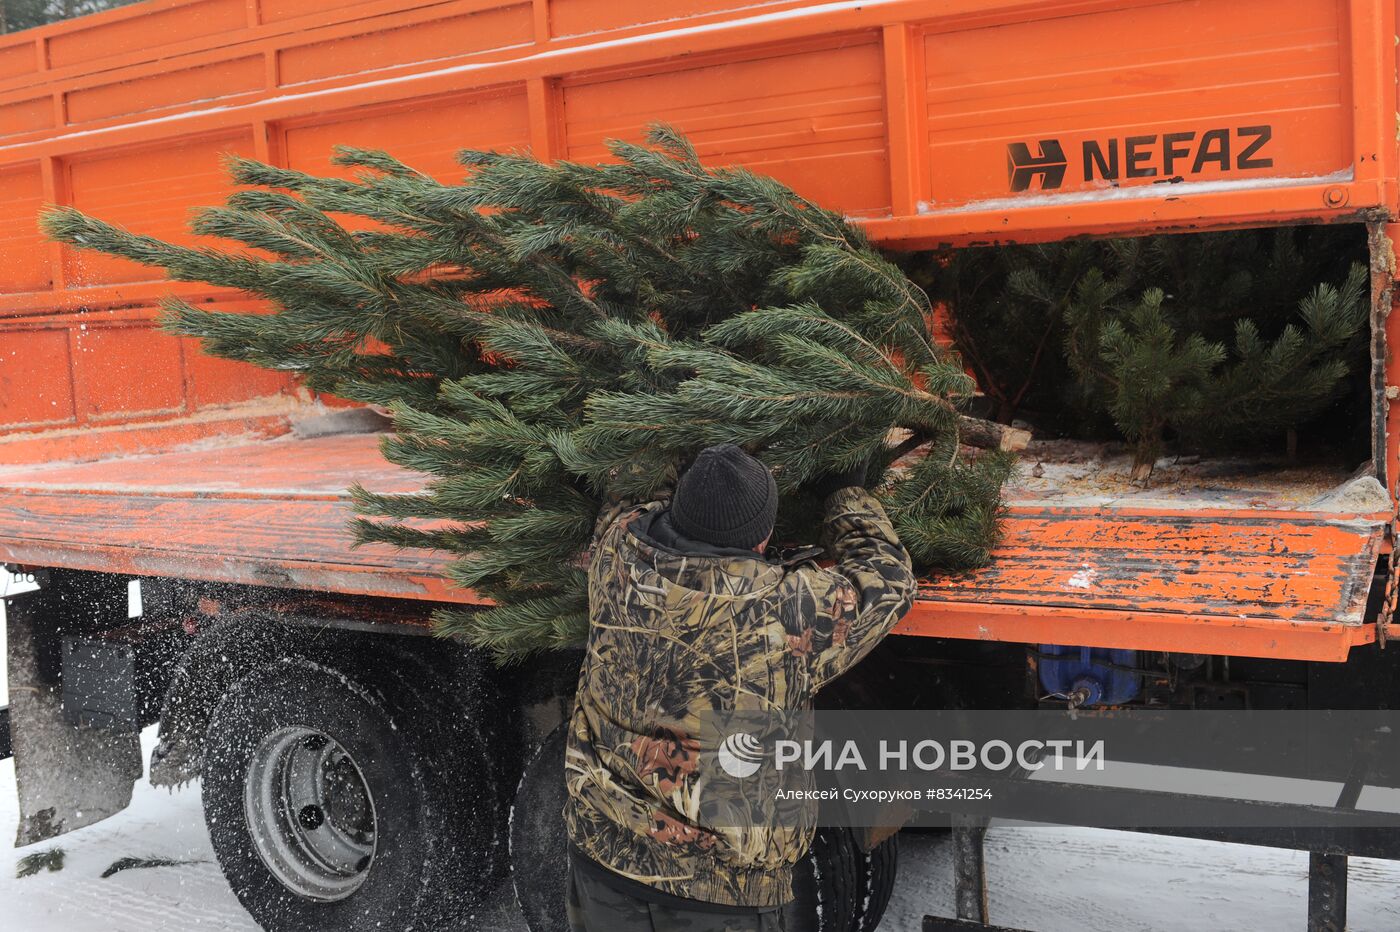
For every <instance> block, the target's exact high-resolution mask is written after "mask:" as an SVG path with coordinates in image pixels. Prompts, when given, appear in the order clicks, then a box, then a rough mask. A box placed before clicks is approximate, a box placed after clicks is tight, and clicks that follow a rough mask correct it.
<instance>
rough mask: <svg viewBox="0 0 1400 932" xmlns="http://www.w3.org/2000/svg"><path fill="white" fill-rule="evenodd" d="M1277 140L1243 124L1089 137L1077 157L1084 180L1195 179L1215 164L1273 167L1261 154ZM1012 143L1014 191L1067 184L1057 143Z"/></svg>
mask: <svg viewBox="0 0 1400 932" xmlns="http://www.w3.org/2000/svg"><path fill="white" fill-rule="evenodd" d="M1273 138H1274V128H1273V127H1272V126H1241V127H1239V128H1238V129H1208V130H1206V131H1205V132H1203V133H1199V134H1198V133H1196V132H1194V131H1189V132H1181V133H1163V134H1162V135H1160V136H1158V135H1156V134H1153V135H1150V136H1125V137H1123V138H1121V139H1120V138H1111V139H1086V140H1084V142H1083V143H1081V144H1080V147H1079V151H1078V152H1076V153H1074V155H1076V156H1078V158H1079V165H1078V169H1079V170H1080V171H1082V172H1083V176H1084V181H1085V182H1092V181H1095V180H1099V179H1101V180H1103V181H1118V180H1119V179H1121V178H1156V177H1162V178H1176V177H1180V176H1182V175H1195V174H1199V173H1200V172H1202V171H1204V170H1205V169H1206V168H1207V167H1210V166H1213V167H1215V168H1216V169H1217V170H1218V171H1222V172H1228V171H1248V170H1250V169H1252V168H1270V167H1272V166H1273V164H1274V160H1273V159H1272V158H1269V157H1267V156H1263V155H1261V154H1260V153H1261V151H1262V150H1263V148H1264V146H1265V145H1267V144H1268V142H1269V140H1271V139H1273ZM1034 146H1035V147H1034V148H1032V144H1031V143H1028V142H1013V143H1011V144H1010V145H1008V146H1007V147H1006V173H1007V178H1008V180H1009V182H1010V184H1011V190H1012V191H1028V190H1030V187H1031V182H1032V181H1034V180H1035V179H1037V178H1038V179H1040V190H1042V191H1053V190H1055V189H1056V188H1058V187H1060V186H1061V185H1063V184H1064V182H1065V175H1066V174H1067V173H1068V172H1069V170H1070V159H1069V157H1068V156H1067V155H1066V154H1065V148H1064V146H1062V145H1061V144H1060V141H1059V140H1058V139H1040V140H1037V141H1036V142H1035V144H1034Z"/></svg>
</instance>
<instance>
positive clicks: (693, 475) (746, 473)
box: [671, 443, 778, 549]
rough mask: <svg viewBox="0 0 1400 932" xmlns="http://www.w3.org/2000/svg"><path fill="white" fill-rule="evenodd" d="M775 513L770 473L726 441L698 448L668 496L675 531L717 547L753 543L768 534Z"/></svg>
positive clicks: (774, 487) (774, 486)
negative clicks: (669, 497)
mask: <svg viewBox="0 0 1400 932" xmlns="http://www.w3.org/2000/svg"><path fill="white" fill-rule="evenodd" d="M777 516H778V485H777V483H775V482H774V481H773V474H772V473H771V472H769V471H768V467H767V466H764V465H763V464H762V463H760V462H759V461H758V460H756V459H754V458H753V457H752V456H749V455H748V454H747V453H745V452H744V451H743V450H741V449H739V448H738V447H736V446H735V445H734V444H732V443H722V444H720V445H719V446H717V447H707V448H706V449H704V450H701V451H700V455H699V456H697V457H696V458H695V462H694V463H692V464H691V466H690V468H689V469H687V470H686V471H685V474H684V475H683V476H681V478H680V481H679V482H678V483H676V494H675V496H674V497H673V498H672V499H671V523H672V524H673V525H675V528H676V530H678V531H680V532H681V533H682V534H684V535H685V536H686V537H690V538H694V539H695V540H699V541H703V542H705V543H707V544H714V545H715V546H717V547H739V548H745V549H752V548H754V547H756V546H758V545H759V544H761V543H763V541H764V539H765V538H767V537H768V535H769V534H772V533H773V521H774V519H776V518H777Z"/></svg>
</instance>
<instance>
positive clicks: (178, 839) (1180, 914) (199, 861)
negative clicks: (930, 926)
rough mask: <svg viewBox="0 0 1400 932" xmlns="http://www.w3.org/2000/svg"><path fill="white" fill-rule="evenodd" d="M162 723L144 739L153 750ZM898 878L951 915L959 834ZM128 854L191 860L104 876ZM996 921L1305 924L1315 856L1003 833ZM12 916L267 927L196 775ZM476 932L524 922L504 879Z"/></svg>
mask: <svg viewBox="0 0 1400 932" xmlns="http://www.w3.org/2000/svg"><path fill="white" fill-rule="evenodd" d="M154 741H155V729H154V728H152V729H148V730H147V731H146V733H145V735H144V736H143V744H144V745H145V746H146V748H147V751H148V752H149V748H150V746H151V745H152V744H153V743H154ZM17 818H18V816H17V813H16V803H15V785H14V762H13V761H9V760H7V761H4V762H0V838H3V839H4V842H5V844H6V845H8V841H9V839H11V838H13V837H14V831H15V825H16V821H17ZM902 843H903V849H902V852H903V855H902V858H901V870H900V877H899V884H898V886H897V888H896V890H895V899H894V902H893V903H892V904H891V906H890V911H889V914H888V915H887V917H886V920H885V922H884V924H883V925H882V926H881V928H882V929H886V930H899V932H916V930H918V929H919V927H920V923H921V920H922V918H923V915H924V913H926V912H934V913H937V914H940V915H949V914H951V912H952V903H953V890H952V861H951V852H950V851H949V845H948V844H947V841H946V839H944V838H941V837H938V836H930V835H906V836H905V837H904V838H903V839H902ZM53 846H58V847H61V848H62V849H63V850H64V852H65V854H66V860H65V862H64V867H63V869H62V870H61V871H58V872H56V873H48V872H41V873H39V874H36V875H34V876H31V877H25V878H18V879H17V878H16V877H15V865H16V862H18V860H19V859H20V857H21V856H22V855H24V854H26V853H28V852H31V851H39V850H45V849H48V848H50V847H53ZM123 857H164V858H172V859H177V860H184V861H192V862H195V863H190V864H184V865H180V866H178V867H159V868H145V869H137V870H128V871H123V872H121V873H118V874H115V875H114V876H112V877H110V878H108V879H105V880H104V879H102V878H101V876H100V875H101V873H102V872H103V871H104V870H106V869H107V867H108V866H110V865H111V864H112V862H114V861H116V860H117V859H119V858H123ZM987 858H988V865H989V866H988V870H989V877H990V887H991V908H992V919H993V921H995V922H998V923H1001V924H1003V925H1011V926H1016V927H1021V928H1025V929H1031V930H1035V932H1071V930H1072V932H1178V930H1180V932H1188V930H1189V932H1197V930H1200V929H1222V930H1227V929H1228V930H1232V932H1236V930H1238V932H1249V930H1259V932H1274V930H1286V929H1301V928H1303V924H1304V912H1305V909H1306V889H1307V888H1306V880H1305V877H1306V871H1307V857H1306V855H1304V854H1302V853H1297V852H1289V851H1275V850H1267V849H1257V848H1247V847H1244V846H1238V845H1219V844H1211V843H1207V842H1195V841H1190V840H1183V839H1169V838H1154V837H1149V836H1137V835H1130V834H1127V833H1120V832H1108V831H1098V830H1091V829H1052V828H1001V829H998V828H995V827H993V829H992V830H991V832H990V833H989V834H988V842H987ZM1350 900H1351V923H1350V925H1349V926H1348V928H1349V929H1350V930H1351V932H1389V930H1394V929H1398V928H1400V864H1397V863H1391V862H1385V861H1370V860H1364V859H1355V860H1353V862H1352V880H1351V890H1350ZM0 916H2V917H3V918H0V925H3V928H4V929H6V930H7V932H190V930H218V932H245V930H246V932H254V930H256V929H257V926H256V925H255V924H254V923H253V922H252V920H251V919H249V918H248V916H247V915H246V914H245V913H244V912H243V910H242V908H241V907H240V906H239V905H238V901H237V900H236V899H235V898H234V896H233V894H232V892H231V891H230V890H229V888H228V885H227V884H226V883H225V882H224V879H223V877H222V875H220V873H219V869H218V866H217V865H216V864H215V863H214V855H213V851H212V850H211V849H210V847H209V838H208V835H207V834H206V832H205V829H204V819H203V816H202V814H201V811H200V800H199V787H198V784H194V785H192V786H189V787H186V788H185V789H183V790H179V791H176V792H174V793H170V792H167V791H165V790H163V789H156V788H155V787H152V786H151V785H150V784H149V783H147V782H146V781H145V780H142V781H141V782H140V783H138V784H137V787H136V792H135V795H134V797H133V799H132V805H131V808H130V809H128V810H126V811H125V812H123V813H121V814H119V815H117V816H114V817H113V818H111V819H108V820H107V821H105V822H101V823H98V824H97V825H92V826H88V827H87V828H84V829H80V830H78V831H77V832H74V833H72V834H70V835H67V836H65V837H63V838H59V839H55V840H54V841H52V842H44V843H41V844H38V845H33V846H30V847H28V848H26V849H20V850H15V849H11V848H8V847H4V848H2V849H0ZM472 928H473V930H474V932H520V930H521V929H522V926H520V925H519V924H518V921H517V920H515V919H514V918H513V916H512V913H511V904H510V900H509V893H508V890H502V891H500V893H499V894H498V895H497V897H495V899H494V902H492V903H489V904H487V905H486V907H485V908H484V909H483V911H482V913H481V915H480V916H479V917H478V918H477V920H476V922H475V924H474V926H473V927H472Z"/></svg>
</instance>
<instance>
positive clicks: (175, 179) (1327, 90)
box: [0, 0, 1400, 660]
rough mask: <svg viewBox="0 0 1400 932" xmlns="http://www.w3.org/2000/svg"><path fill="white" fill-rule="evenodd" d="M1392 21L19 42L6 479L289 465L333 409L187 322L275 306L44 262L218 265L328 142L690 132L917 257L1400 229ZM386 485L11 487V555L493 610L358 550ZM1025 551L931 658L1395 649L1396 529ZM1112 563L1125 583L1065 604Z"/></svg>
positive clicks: (979, 587) (758, 1)
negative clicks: (297, 417) (225, 167)
mask: <svg viewBox="0 0 1400 932" xmlns="http://www.w3.org/2000/svg"><path fill="white" fill-rule="evenodd" d="M1396 8H1397V3H1396V2H1395V0H827V2H818V0H766V2H765V0H674V2H669V3H665V4H657V3H654V2H643V0H528V2H526V0H362V2H345V0H148V2H146V3H142V4H137V5H132V6H128V7H124V8H120V9H117V10H113V11H110V12H108V13H104V14H99V15H97V16H92V17H85V18H82V19H78V20H72V21H69V22H66V23H60V24H56V25H53V26H49V27H44V28H42V29H37V30H31V31H28V32H24V33H19V34H15V35H12V36H4V37H0V254H3V255H4V262H3V263H0V463H31V462H36V461H42V460H46V459H55V458H60V457H65V458H83V459H87V458H97V457H101V456H103V455H111V454H130V453H134V452H140V451H142V450H161V449H164V448H166V447H169V446H170V445H172V444H174V443H177V442H181V441H187V440H189V439H192V438H196V437H206V438H207V437H210V436H213V435H217V434H221V433H226V434H232V433H246V432H248V431H250V430H251V431H254V432H260V433H262V434H264V435H266V434H276V433H279V432H281V431H284V430H285V429H286V419H287V417H288V416H289V415H290V414H291V413H292V412H293V410H294V409H295V407H296V406H297V405H298V404H300V403H302V402H304V401H305V398H304V396H303V395H299V394H298V389H297V387H296V385H295V384H294V382H293V381H292V380H291V379H290V378H288V377H286V376H284V375H282V374H277V373H266V372H262V371H258V370H254V369H252V368H251V367H247V366H242V365H237V364H233V363H227V362H220V361H215V360H210V359H208V358H207V357H204V356H202V355H201V354H199V353H198V352H197V350H196V348H195V347H194V346H192V345H191V344H189V343H187V342H185V341H181V340H178V339H176V338H174V337H172V336H168V335H165V334H162V333H160V332H159V331H158V330H157V329H156V327H155V317H156V310H155V305H156V302H157V301H158V300H159V299H160V298H161V297H162V296H165V295H168V294H174V295H178V296H179V297H182V298H184V299H186V300H191V301H196V302H201V303H206V304H208V305H209V306H213V307H222V308H226V309H236V310H242V311H248V312H256V311H258V310H259V308H258V307H257V306H256V305H253V304H251V303H250V302H248V301H247V299H246V297H245V296H241V295H237V294H233V293H230V292H227V291H223V290H219V289H211V288H209V287H207V286H203V285H199V284H192V283H179V284H172V283H169V282H165V281H162V280H160V278H159V276H157V275H154V274H152V273H151V272H150V271H148V270H144V269H140V268H137V267H135V266H131V265H129V264H125V263H122V262H119V261H115V260H110V259H106V258H103V257H96V256H91V255H85V254H75V253H72V252H70V251H68V250H67V249H65V248H62V247H59V246H57V245H54V244H49V243H45V242H44V241H43V240H42V239H41V238H40V237H39V236H38V234H37V232H36V230H35V227H34V223H33V216H34V212H35V210H36V209H37V208H38V207H39V205H41V204H42V203H44V202H52V203H62V204H73V205H76V206H78V207H80V208H82V209H84V210H88V211H91V212H93V213H96V214H98V215H100V216H102V217H104V218H106V219H111V220H116V221H118V222H121V223H124V224H126V225H128V226H130V227H131V228H132V229H135V230H137V231H140V232H145V233H152V234H155V235H159V236H163V237H169V238H175V239H178V240H181V241H186V242H192V241H193V240H191V239H189V238H187V234H186V233H184V231H183V229H182V225H183V221H184V219H185V215H186V211H187V210H188V209H189V208H192V207H195V206H198V205H201V204H208V203H212V202H216V201H218V200H219V199H220V198H221V196H222V193H223V191H224V182H223V180H222V176H221V174H220V168H219V159H220V157H221V156H222V155H223V154H224V153H228V152H237V153H242V154H250V155H254V156H256V157H258V158H262V159H265V160H268V161H271V162H274V163H276V164H280V165H286V166H289V167H293V168H301V169H306V170H310V171H318V172H324V171H329V170H332V169H331V167H330V166H329V164H328V162H327V155H328V150H329V147H330V146H331V145H332V144H335V143H350V144H355V145H366V146H382V147H384V148H387V149H389V150H390V151H391V152H393V153H394V154H396V155H399V156H400V157H402V158H404V159H405V160H406V161H408V162H410V163H411V164H415V165H417V166H418V167H420V168H422V169H424V170H426V171H429V172H431V173H432V174H434V175H436V176H438V177H443V178H450V177H453V176H454V175H456V174H457V171H458V169H457V167H456V165H455V163H454V162H453V160H452V153H453V151H454V150H456V149H458V148H462V147H479V148H497V149H526V148H529V149H531V150H533V151H534V152H536V153H537V154H539V155H541V156H542V157H545V158H574V159H593V158H599V157H601V156H602V155H603V151H604V150H603V148H602V143H603V141H604V140H605V139H607V138H610V137H620V138H629V139H635V138H637V137H638V136H639V135H640V133H641V131H642V127H643V126H644V124H646V123H648V122H652V121H656V120H663V121H667V122H670V123H672V124H674V125H676V126H677V127H679V128H680V129H681V130H683V131H685V132H686V133H687V134H689V135H690V137H691V138H692V139H693V140H694V141H695V142H696V144H697V146H698V148H699V150H700V152H701V154H702V156H704V157H705V158H706V159H707V160H708V161H710V162H712V163H716V164H723V163H738V164H743V165H747V166H749V167H752V168H755V169H757V170H760V171H763V172H767V173H769V174H772V175H774V176H776V177H778V178H779V179H781V180H783V181H785V182H787V183H789V184H791V185H793V186H794V187H795V188H796V189H797V190H799V191H800V192H801V193H803V194H805V195H807V196H809V197H811V198H813V199H814V200H816V201H818V202H820V203H823V204H825V205H827V206H830V207H834V208H838V209H841V210H844V211H846V212H847V213H848V214H850V215H851V216H852V217H854V218H855V219H856V220H857V221H858V222H860V223H862V224H864V226H865V227H866V229H867V230H868V231H869V232H870V234H871V235H872V236H873V237H874V238H875V239H876V240H877V241H879V242H881V243H882V244H884V245H886V246H889V247H891V248H915V247H926V246H930V245H937V244H945V243H946V244H953V245H958V244H967V243H976V242H989V241H1008V240H1046V239H1056V238H1063V237H1066V236H1075V235H1110V234H1136V233H1145V232H1152V231H1160V230H1185V229H1218V228H1226V227H1238V226H1246V225H1258V224H1273V223H1295V222H1356V221H1359V220H1367V221H1371V222H1373V223H1375V224H1382V223H1387V222H1390V221H1393V220H1395V219H1396V218H1397V213H1400V183H1397V162H1400V153H1397V146H1396V139H1397V118H1396V113H1397V110H1398V109H1400V107H1397V93H1396V51H1395V46H1396V42H1395V34H1396ZM1382 266H1383V267H1381V268H1379V269H1378V272H1377V289H1376V293H1377V294H1378V295H1380V294H1382V293H1384V294H1385V295H1386V296H1387V298H1388V297H1389V296H1390V295H1391V293H1392V292H1391V291H1390V290H1389V288H1388V285H1389V281H1390V278H1391V277H1392V275H1393V264H1391V265H1385V264H1384V263H1382ZM1387 310H1388V308H1387ZM1377 321H1378V324H1379V325H1380V326H1381V328H1382V330H1383V333H1382V335H1383V336H1387V337H1389V338H1391V339H1392V340H1400V333H1391V332H1390V331H1394V330H1395V327H1396V326H1397V325H1396V324H1395V323H1394V322H1393V319H1387V318H1384V317H1383V316H1382V315H1378V317H1377ZM1395 355H1396V354H1391V353H1387V352H1386V351H1385V346H1384V341H1381V342H1380V343H1379V344H1378V354H1377V359H1378V360H1381V361H1382V364H1381V367H1380V368H1383V369H1384V370H1385V371H1384V372H1383V373H1381V375H1379V376H1378V381H1381V382H1384V383H1385V384H1389V385H1396V384H1400V375H1397V369H1396V367H1397V365H1400V364H1397V363H1395V361H1394V359H1395ZM1385 384H1378V386H1377V388H1378V392H1379V393H1380V394H1382V395H1383V394H1384V388H1385ZM1394 410H1395V408H1394V406H1393V405H1392V406H1391V410H1390V411H1389V412H1383V413H1388V416H1387V417H1386V418H1385V421H1386V423H1385V425H1384V427H1385V429H1384V430H1378V433H1377V443H1378V446H1379V447H1380V448H1382V449H1385V450H1387V452H1388V455H1387V456H1386V457H1385V458H1384V463H1385V465H1386V474H1387V475H1388V476H1390V477H1394V476H1396V475H1397V474H1400V468H1397V466H1400V463H1398V462H1397V458H1398V457H1400V415H1396V414H1395V413H1394ZM235 451H238V452H235ZM385 469H387V467H384V466H383V464H382V463H381V462H379V461H377V460H376V459H375V457H374V455H373V453H372V448H371V446H370V445H368V444H367V443H365V442H364V440H363V438H359V439H356V440H350V439H342V440H335V441H316V442H314V443H306V442H293V441H290V440H286V441H277V442H264V443H255V444H242V445H233V446H219V447H214V448H211V449H208V450H204V451H201V452H199V453H185V454H180V453H170V454H165V455H161V456H159V457H158V458H136V459H130V460H122V461H121V462H120V463H115V462H108V463H103V464H101V465H100V466H96V465H95V466H92V467H67V468H50V469H43V470H35V469H18V470H16V469H10V470H8V471H6V472H5V473H4V475H3V476H0V556H5V557H6V558H7V559H14V560H23V561H24V562H32V563H36V564H43V565H54V566H78V565H81V566H85V567H87V568H93V569H110V570H113V571H121V572H149V573H155V574H158V575H189V576H192V577H197V578H209V579H229V580H236V581H245V582H248V581H255V582H264V583H268V584H272V585H288V586H310V587H316V586H320V587H324V588H330V589H335V590H337V591H344V592H363V593H367V594H381V595H389V594H394V595H403V596H407V597H412V598H427V599H441V600H460V599H469V598H470V595H469V594H462V593H456V592H454V591H452V590H450V589H448V588H447V587H446V586H445V585H444V584H443V582H442V579H441V577H440V575H438V573H439V570H440V565H437V564H434V563H433V561H432V560H431V559H430V558H426V557H419V556H412V555H408V556H406V555H401V554H393V553H389V552H387V551H382V550H379V549H376V548H361V549H359V550H353V551H352V550H351V549H350V548H349V547H348V544H347V543H346V539H345V536H344V533H343V523H344V519H345V516H346V505H345V499H344V495H343V488H344V486H345V484H346V483H347V482H348V481H349V479H350V478H351V477H354V478H360V479H363V478H364V477H365V476H367V475H369V476H379V477H380V478H381V479H382V480H383V481H384V482H386V483H388V484H389V485H390V486H394V484H395V483H401V482H403V481H405V479H404V477H402V476H398V475H396V474H394V473H392V472H383V470H385ZM211 483H212V484H213V485H212V486H211ZM394 487H397V486H394ZM1007 540H1008V544H1007V546H1006V547H1005V548H1003V550H1002V551H1001V552H999V554H998V560H997V562H996V563H995V564H994V565H993V567H992V568H990V569H988V570H985V571H983V572H982V573H981V574H974V575H973V576H969V577H964V578H959V579H957V580H940V581H931V582H930V583H929V585H928V586H927V587H926V589H925V592H924V597H923V599H921V601H920V602H919V605H918V607H917V608H916V610H915V611H914V612H913V613H912V614H911V616H910V618H909V619H908V620H907V621H906V622H905V625H904V630H906V631H909V632H914V633H921V634H927V635H939V636H952V637H993V638H996V639H1000V640H1010V641H1031V642H1035V641H1050V642H1069V643H1081V644H1093V645H1103V646H1116V647H1140V648H1143V649H1152V650H1180V651H1186V652H1193V653H1237V654H1248V655H1257V656H1280V657H1311V658H1314V659H1328V660H1338V659H1342V658H1343V657H1344V656H1345V653H1346V650H1347V649H1348V648H1349V647H1350V646H1351V645H1353V644H1356V643H1364V642H1365V641H1367V640H1369V639H1371V638H1373V637H1374V626H1372V625H1367V624H1359V623H1358V622H1359V621H1360V619H1359V617H1358V616H1357V614H1356V612H1357V611H1358V608H1357V606H1358V604H1359V603H1358V602H1357V598H1358V597H1359V596H1358V593H1360V594H1361V595H1364V585H1365V582H1364V581H1365V580H1367V579H1369V564H1368V561H1372V562H1373V561H1374V558H1375V549H1376V546H1377V540H1376V535H1375V532H1374V527H1373V526H1372V525H1370V524H1367V523H1366V522H1358V523H1354V524H1353V523H1350V522H1348V521H1345V520H1341V519H1337V518H1335V517H1333V518H1327V519H1323V518H1319V517H1316V516H1306V515H1293V514H1287V513H1283V514H1264V513H1259V512H1253V513H1247V514H1243V515H1236V516H1230V515H1225V514H1214V515H1211V514H1207V513H1199V512H1198V513H1195V514H1191V515H1177V516H1171V515H1168V514H1161V515H1154V514H1150V513H1133V512H1125V511H1115V512H1079V513H1074V512H1065V513H1063V514H1061V513H1050V512H1044V513H1038V514H1033V513H1030V512H1025V511H1018V512H1016V513H1015V514H1014V515H1013V517H1012V519H1011V525H1010V530H1009V532H1008V537H1007ZM1112 540H1118V541H1120V542H1122V543H1123V546H1121V547H1119V548H1118V549H1119V551H1120V553H1119V554H1118V555H1117V556H1115V555H1114V554H1113V553H1112V552H1111V551H1112V550H1113V548H1112V547H1109V546H1107V545H1105V542H1106V541H1112ZM1130 552H1132V553H1131V554H1130ZM1222 553H1223V554H1229V555H1230V556H1229V557H1228V561H1229V562H1228V565H1227V566H1224V567H1221V566H1220V565H1218V564H1219V563H1221V562H1222V561H1221V560H1220V559H1219V556H1218V555H1219V554H1222ZM1147 554H1150V559H1148V558H1147V557H1145V556H1144V555H1147ZM1134 560H1136V561H1137V562H1136V563H1135V562H1133V561H1134ZM1085 563H1088V564H1090V567H1089V568H1090V569H1091V570H1096V571H1097V572H1098V573H1099V575H1098V576H1097V577H1095V578H1096V579H1098V580H1100V582H1099V583H1098V588H1092V587H1091V588H1090V589H1086V590H1084V591H1082V592H1081V591H1079V590H1078V588H1077V587H1071V588H1074V589H1075V591H1074V592H1073V593H1068V594H1066V593H1064V592H1063V591H1061V590H1062V589H1063V587H1064V579H1067V578H1070V577H1072V576H1073V575H1074V574H1075V573H1077V572H1080V571H1082V570H1084V569H1085V567H1084V566H1083V564H1085ZM1348 574H1350V575H1348Z"/></svg>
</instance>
